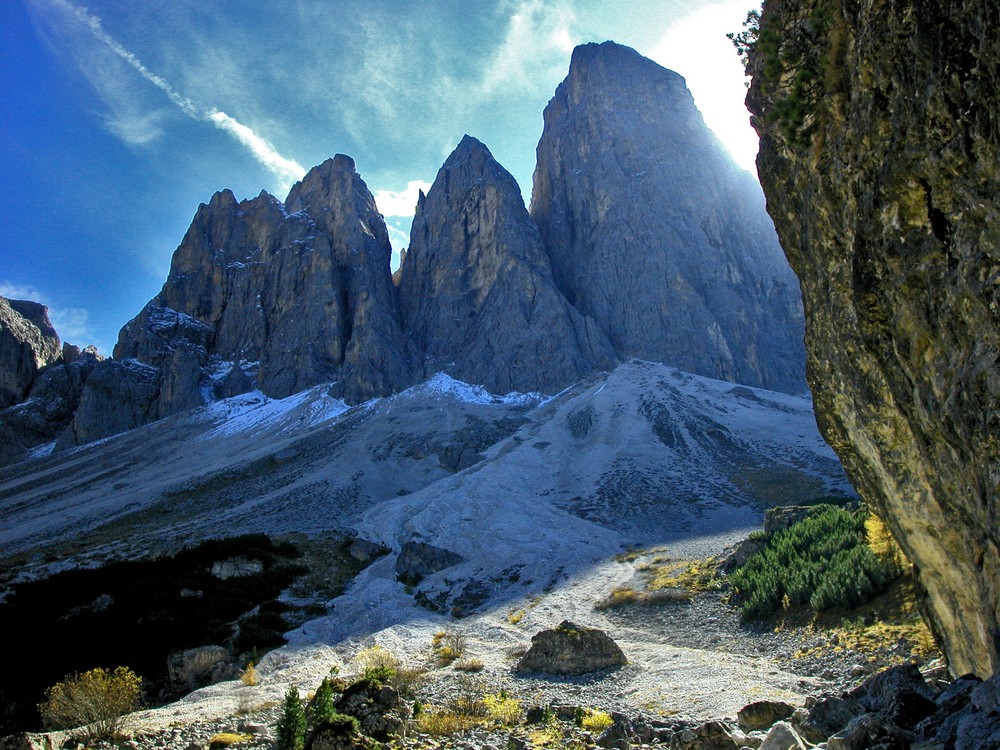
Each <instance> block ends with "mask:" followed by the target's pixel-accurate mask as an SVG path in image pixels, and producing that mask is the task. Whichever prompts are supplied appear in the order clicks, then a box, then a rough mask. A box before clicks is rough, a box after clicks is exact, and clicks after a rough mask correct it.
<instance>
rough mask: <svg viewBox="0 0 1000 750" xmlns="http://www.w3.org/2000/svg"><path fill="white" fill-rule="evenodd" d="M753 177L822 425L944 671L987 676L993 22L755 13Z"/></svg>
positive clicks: (832, 8)
mask: <svg viewBox="0 0 1000 750" xmlns="http://www.w3.org/2000/svg"><path fill="white" fill-rule="evenodd" d="M749 72H750V73H751V74H752V75H753V83H752V85H751V87H750V92H749V95H748V97H747V103H748V105H749V107H750V108H751V110H752V111H753V112H754V114H755V119H754V125H755V127H756V128H757V130H758V132H759V134H760V136H761V152H760V156H759V157H758V169H759V172H760V178H761V183H762V185H763V187H764V191H765V193H766V194H767V197H768V209H769V211H770V213H771V216H772V218H773V219H774V222H775V225H776V227H777V230H778V234H779V236H780V238H781V241H782V244H783V246H784V248H785V251H786V252H787V254H788V258H789V260H790V261H791V263H792V266H793V268H795V270H796V272H797V273H798V275H799V279H800V281H801V283H802V291H803V297H804V303H805V312H806V321H807V323H806V328H807V332H806V340H807V347H808V371H809V382H810V385H811V387H812V392H813V396H814V399H815V406H816V411H817V417H818V420H819V422H820V426H821V428H822V430H823V433H824V435H825V437H826V438H827V440H828V442H829V443H830V444H831V445H832V446H833V447H834V449H835V450H836V451H837V452H838V454H839V455H840V458H841V459H842V461H843V463H844V466H845V468H846V469H847V471H848V474H849V475H850V476H851V478H852V480H853V482H854V484H855V486H856V487H857V488H858V490H859V492H860V493H861V495H862V496H863V497H864V498H865V499H866V500H867V501H868V502H869V503H870V504H871V505H872V506H874V507H875V508H876V509H877V510H878V512H879V514H880V515H881V516H882V517H883V518H884V519H885V520H886V522H887V524H888V525H889V527H890V529H891V530H892V532H893V535H894V536H895V537H896V538H897V540H898V541H899V543H900V545H901V546H902V548H903V550H904V551H905V553H906V555H907V557H908V558H909V559H910V560H912V561H913V562H914V563H915V565H916V567H917V568H918V571H919V580H920V583H921V585H922V586H923V588H924V589H925V590H926V601H927V605H928V611H929V613H930V618H931V621H932V623H933V626H934V629H935V630H936V632H937V633H938V634H939V636H940V638H941V641H942V644H943V646H944V649H945V651H946V653H947V656H948V661H949V666H950V668H951V669H952V671H953V673H955V674H962V673H965V672H975V673H977V674H979V675H981V676H987V675H990V674H992V673H993V672H994V671H996V670H997V668H998V667H1000V523H998V513H1000V498H998V486H1000V367H998V362H1000V282H998V279H1000V260H998V257H997V248H998V247H1000V222H998V220H997V194H998V190H1000V181H998V174H1000V84H998V82H1000V12H998V8H997V6H996V3H986V4H985V5H984V4H983V3H974V2H963V1H958V2H954V3H948V4H944V5H941V4H934V3H923V2H902V1H901V2H891V3H875V2H868V1H865V2H855V3H847V2H840V1H839V0H767V2H765V4H764V11H763V16H762V18H761V20H760V29H759V36H758V38H757V42H756V44H755V45H753V49H752V51H751V53H750V58H749Z"/></svg>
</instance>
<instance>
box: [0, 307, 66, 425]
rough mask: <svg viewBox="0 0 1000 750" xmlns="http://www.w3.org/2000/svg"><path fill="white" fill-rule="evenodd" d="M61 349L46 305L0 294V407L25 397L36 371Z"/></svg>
mask: <svg viewBox="0 0 1000 750" xmlns="http://www.w3.org/2000/svg"><path fill="white" fill-rule="evenodd" d="M61 351H62V345H61V344H60V342H59V336H58V335H57V334H56V331H55V329H54V328H53V327H52V323H51V322H50V321H49V313H48V308H46V307H45V306H44V305H40V304H38V303H37V302H28V301H25V300H11V299H7V298H5V297H0V409H6V408H7V407H8V406H13V405H14V404H19V403H21V402H22V401H24V400H25V398H27V396H28V392H29V391H30V390H31V386H32V385H33V384H34V382H35V378H37V377H38V373H39V371H40V370H41V369H42V368H43V367H45V366H46V365H49V364H52V363H53V362H55V361H56V360H57V359H59V357H60V355H61Z"/></svg>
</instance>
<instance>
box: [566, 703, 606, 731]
mask: <svg viewBox="0 0 1000 750" xmlns="http://www.w3.org/2000/svg"><path fill="white" fill-rule="evenodd" d="M574 719H575V721H576V725H577V726H578V727H580V728H581V729H586V730H587V731H588V732H603V731H604V730H605V729H607V728H608V727H610V726H611V725H612V724H614V723H615V722H614V719H612V718H611V714H609V713H608V712H607V711H601V710H599V709H596V708H579V709H577V712H576V716H575V717H574Z"/></svg>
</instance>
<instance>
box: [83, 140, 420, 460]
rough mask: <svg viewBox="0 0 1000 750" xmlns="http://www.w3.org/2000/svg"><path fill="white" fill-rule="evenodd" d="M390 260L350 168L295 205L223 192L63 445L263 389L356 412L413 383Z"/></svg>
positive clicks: (332, 164)
mask: <svg viewBox="0 0 1000 750" xmlns="http://www.w3.org/2000/svg"><path fill="white" fill-rule="evenodd" d="M389 254H390V247H389V239H388V234H387V232H386V228H385V224H384V222H383V221H382V217H381V215H380V214H379V213H378V211H377V209H376V208H375V202H374V199H373V198H372V195H371V193H370V192H369V191H368V189H367V187H366V186H365V183H364V182H363V180H362V179H361V177H360V176H359V175H358V173H357V172H356V171H355V166H354V161H353V160H352V159H351V158H350V157H347V156H343V155H338V156H336V157H335V158H333V159H329V160H327V161H326V162H324V163H323V164H321V165H319V166H318V167H315V168H314V169H313V170H311V171H310V172H309V173H308V174H307V175H306V176H305V177H304V178H303V180H302V181H301V182H299V183H297V184H296V185H295V186H294V187H293V188H292V190H291V192H290V193H289V195H288V199H287V201H286V203H285V204H284V205H282V204H281V203H280V202H279V201H278V200H277V199H275V198H273V197H272V196H270V195H268V194H267V193H264V192H262V193H261V194H260V195H259V196H258V197H256V198H254V199H252V200H245V201H241V202H237V200H236V198H235V197H234V196H233V194H232V193H231V192H229V191H228V190H227V191H223V192H220V193H216V194H215V195H214V196H213V197H212V200H211V201H210V202H209V203H208V205H204V204H203V205H202V206H200V207H199V209H198V212H197V213H196V215H195V217H194V221H193V222H192V224H191V227H190V229H189V230H188V232H187V234H186V235H185V237H184V240H183V241H182V242H181V244H180V246H179V247H178V248H177V250H176V252H175V253H174V257H173V260H172V262H171V268H170V273H169V275H168V277H167V281H166V282H165V283H164V285H163V288H162V290H161V291H160V293H159V294H158V295H157V296H156V297H154V298H153V299H152V300H151V301H150V302H149V303H148V304H147V305H146V307H145V308H144V309H143V310H142V312H140V313H139V315H138V316H136V318H134V319H133V320H132V321H130V322H129V323H128V324H126V325H125V327H124V328H123V329H122V331H121V333H120V335H119V339H118V344H117V346H116V347H115V356H114V359H115V361H114V362H107V363H105V364H104V365H102V367H101V368H99V371H98V372H97V373H95V377H94V379H93V381H92V384H91V387H90V388H88V390H87V393H86V394H85V395H84V399H83V402H82V403H81V406H80V413H79V415H78V416H77V418H76V420H74V423H73V426H72V428H71V430H70V431H69V433H68V435H67V437H66V439H65V440H64V444H79V443H82V442H88V441H90V440H94V439H97V438H100V437H104V436H105V435H109V434H114V433H116V432H121V431H122V430H124V429H130V428H132V427H136V426H139V425H141V424H145V423H146V422H149V421H152V420H154V419H159V418H161V417H164V416H167V415H168V414H173V413H176V412H179V411H183V410H185V409H189V408H191V407H194V406H199V405H201V404H203V403H205V402H206V401H207V400H209V399H210V397H211V396H213V395H214V396H217V397H222V396H231V395H235V394H238V393H242V392H245V391H248V390H251V389H253V388H255V387H259V388H260V389H261V390H262V391H263V392H264V393H266V394H267V395H269V396H274V397H283V396H287V395H289V394H291V393H295V392H297V391H300V390H302V389H304V388H308V387H310V386H312V385H316V384H318V383H325V382H334V385H333V388H332V390H331V392H332V394H333V395H336V396H338V397H342V398H344V399H346V400H348V401H350V402H355V403H356V402H360V401H364V400H366V399H368V398H372V397H374V396H381V395H387V394H389V393H391V392H393V391H395V390H398V389H399V388H401V387H404V386H406V385H408V384H409V383H410V380H411V378H410V357H409V355H408V354H407V353H406V351H405V342H404V339H403V336H402V333H401V330H400V327H399V317H398V312H397V310H396V307H395V300H394V291H393V288H392V282H391V279H390V274H389Z"/></svg>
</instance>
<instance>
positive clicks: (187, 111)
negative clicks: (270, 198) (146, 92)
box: [44, 0, 305, 191]
mask: <svg viewBox="0 0 1000 750" xmlns="http://www.w3.org/2000/svg"><path fill="white" fill-rule="evenodd" d="M44 2H45V3H48V4H49V5H50V6H51V7H52V8H54V9H56V10H57V11H59V12H60V13H61V14H62V17H63V18H65V19H67V20H68V21H70V22H74V23H76V24H78V25H79V26H81V27H82V28H84V29H85V30H86V31H88V32H89V33H90V35H91V36H92V37H93V39H94V40H96V41H97V42H99V43H100V44H102V45H103V46H104V47H105V48H106V49H108V50H110V51H111V52H112V53H114V55H116V56H117V57H118V58H119V59H121V60H122V61H124V62H125V63H126V64H127V65H128V66H130V67H131V68H132V69H133V70H134V71H135V72H136V73H138V74H139V75H140V76H141V77H142V78H143V79H144V80H145V81H147V82H148V83H151V84H152V85H153V86H155V87H156V88H158V89H159V90H160V91H161V92H163V94H164V95H166V97H167V99H168V100H169V101H170V102H171V103H172V104H173V105H174V106H175V107H177V109H178V110H180V111H181V112H182V113H183V114H184V115H186V116H187V117H189V118H191V119H192V120H196V121H198V122H206V123H212V124H213V125H215V127H217V128H219V129H220V130H222V131H224V132H226V133H228V134H229V135H230V136H232V137H233V138H234V139H235V140H236V141H237V142H238V143H240V144H241V145H242V146H244V147H245V148H246V149H247V150H248V151H249V152H250V153H251V155H252V156H253V157H254V158H255V159H256V160H257V161H258V162H260V164H262V165H263V166H264V167H265V168H266V169H268V170H269V171H270V172H271V174H273V175H274V176H275V178H277V180H278V182H279V185H278V187H279V189H281V190H285V191H287V190H288V189H289V188H290V187H291V185H292V183H293V182H295V181H296V180H298V179H300V178H301V177H302V176H303V175H304V174H305V169H304V168H303V167H302V165H301V164H299V163H298V162H296V161H295V160H293V159H288V158H287V157H284V156H282V155H281V154H280V153H279V152H278V151H277V149H275V148H274V146H273V145H271V144H270V143H269V142H268V141H267V140H266V139H265V138H263V137H261V136H260V135H258V134H257V133H255V132H254V130H253V129H252V128H250V127H249V126H248V125H245V124H243V123H241V122H239V121H238V120H236V119H235V118H234V117H232V116H231V115H228V114H227V113H225V112H223V111H221V110H219V109H217V108H205V107H200V106H198V105H197V104H195V102H193V101H192V100H191V99H189V98H188V97H186V96H184V95H183V94H182V93H181V92H179V91H178V90H177V89H176V88H174V87H173V86H172V85H171V84H170V83H169V82H168V81H167V80H166V79H164V78H163V77H162V76H159V75H157V74H156V73H154V72H153V71H152V70H150V69H149V68H148V67H146V65H145V64H144V63H143V62H142V60H140V59H139V58H138V57H137V56H136V55H135V54H134V53H132V52H131V51H130V50H128V49H127V48H126V47H125V46H123V45H122V44H121V43H120V42H119V41H118V40H117V39H115V38H114V37H113V36H111V35H110V34H109V33H108V32H107V31H105V29H104V26H103V25H102V23H101V19H100V18H98V17H97V16H95V15H93V14H91V13H90V12H88V11H87V10H86V9H85V8H81V7H78V6H76V5H73V4H72V3H70V2H68V0H44ZM93 73H94V72H93V71H92V74H91V75H88V78H89V80H90V81H91V82H92V83H94V84H95V86H99V87H101V88H102V90H103V91H102V93H103V94H104V95H105V100H106V101H109V104H111V103H118V104H120V105H122V106H127V103H125V102H122V101H118V100H119V99H120V97H116V96H115V95H114V93H111V95H110V96H108V95H107V92H108V91H111V92H113V91H114V86H115V82H114V80H113V78H111V77H110V76H109V72H108V71H106V70H105V71H99V72H97V73H96V75H95V74H93ZM131 114H132V116H130V117H126V118H121V120H120V123H127V124H128V125H127V126H124V125H122V124H118V126H117V127H116V124H115V122H114V121H112V123H110V124H109V127H110V128H111V130H112V131H113V132H115V133H116V134H117V135H119V137H121V138H122V139H123V140H125V141H126V142H129V143H145V142H148V141H149V140H152V139H153V138H155V137H156V135H157V133H158V128H159V122H158V116H157V115H155V114H152V115H146V116H145V118H142V117H136V116H135V113H131Z"/></svg>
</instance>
